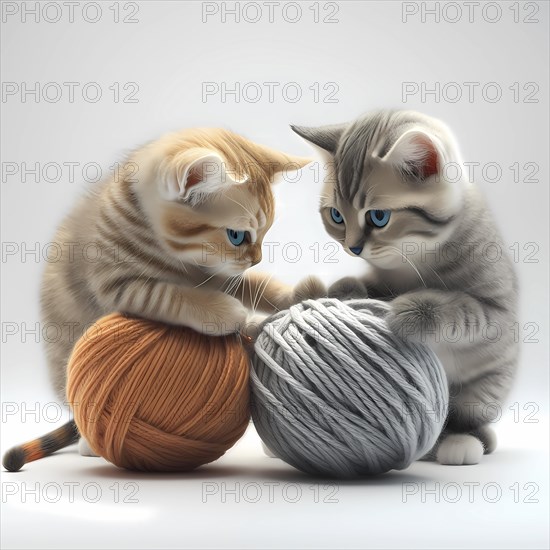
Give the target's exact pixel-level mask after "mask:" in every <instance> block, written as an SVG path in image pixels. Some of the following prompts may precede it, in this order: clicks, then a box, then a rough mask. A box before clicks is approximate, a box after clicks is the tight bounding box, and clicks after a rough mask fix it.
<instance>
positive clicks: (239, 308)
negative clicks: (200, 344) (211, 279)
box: [96, 277, 248, 335]
mask: <svg viewBox="0 0 550 550" xmlns="http://www.w3.org/2000/svg"><path fill="white" fill-rule="evenodd" d="M96 296H97V297H98V299H99V300H100V301H101V305H102V306H103V308H104V309H105V310H106V311H108V312H113V311H121V312H125V313H130V314H134V315H138V316H141V317H145V318H147V319H153V320H156V321H162V322H165V323H172V324H176V325H184V326H187V327H190V328H192V329H194V330H196V331H198V332H202V333H204V334H210V335H222V334H229V333H231V332H238V331H239V330H241V329H242V328H243V327H244V326H245V324H246V318H247V313H248V312H247V309H246V308H245V307H244V306H243V305H242V304H241V302H240V301H239V300H237V299H236V298H233V297H232V296H229V295H228V294H224V293H223V292H217V291H207V290H203V289H200V288H191V287H185V286H180V285H176V284H173V283H168V282H165V281H157V280H151V279H142V278H139V277H136V278H133V279H130V280H125V281H124V283H123V284H122V283H120V284H118V285H115V284H113V283H112V282H110V281H107V282H104V283H103V285H101V286H100V287H99V288H98V289H97V290H96Z"/></svg>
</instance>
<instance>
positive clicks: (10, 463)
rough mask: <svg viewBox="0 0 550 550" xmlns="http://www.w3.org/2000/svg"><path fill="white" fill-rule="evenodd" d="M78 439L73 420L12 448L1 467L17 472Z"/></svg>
mask: <svg viewBox="0 0 550 550" xmlns="http://www.w3.org/2000/svg"><path fill="white" fill-rule="evenodd" d="M79 437H80V436H79V434H78V428H77V427H76V424H75V422H74V420H71V421H70V422H67V423H66V424H63V426H60V427H59V428H57V429H56V430H53V431H52V432H49V433H47V434H45V435H43V436H42V437H38V438H37V439H33V440H32V441H27V443H23V444H22V445H17V446H16V447H12V448H11V449H10V450H9V451H7V452H6V454H5V455H4V458H3V459H2V466H4V468H6V470H8V471H9V472H17V470H20V469H21V467H22V466H23V464H26V463H27V462H32V461H33V460H38V459H39V458H44V457H45V456H48V455H51V454H52V453H55V451H59V449H63V447H67V446H68V445H72V444H73V443H76V442H77V441H78V439H79Z"/></svg>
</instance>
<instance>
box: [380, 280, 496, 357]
mask: <svg viewBox="0 0 550 550" xmlns="http://www.w3.org/2000/svg"><path fill="white" fill-rule="evenodd" d="M390 305H391V310H390V313H389V315H388V317H387V319H386V320H387V322H388V325H389V326H390V328H391V329H392V330H393V331H394V333H395V334H397V335H398V336H400V337H401V338H403V339H404V340H409V341H415V342H424V343H426V342H441V341H445V342H450V343H452V345H453V346H458V345H460V344H465V345H471V344H472V343H474V342H476V341H477V340H478V339H479V336H480V334H481V332H482V330H483V329H484V328H486V327H487V326H490V325H491V323H493V322H494V321H496V320H497V319H496V311H495V310H494V309H493V308H491V307H489V306H487V305H485V304H483V303H482V302H481V301H479V300H478V299H476V298H475V297H473V296H471V295H469V294H466V293H465V292H460V291H448V290H432V289H425V290H416V291H411V292H407V293H405V294H402V295H400V296H398V297H397V298H395V299H394V300H392V301H391V303H390Z"/></svg>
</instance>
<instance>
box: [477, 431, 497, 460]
mask: <svg viewBox="0 0 550 550" xmlns="http://www.w3.org/2000/svg"><path fill="white" fill-rule="evenodd" d="M474 435H475V436H476V437H477V438H478V439H479V440H480V441H481V443H483V449H484V451H485V454H486V455H488V454H490V453H492V452H493V451H494V450H495V449H496V448H497V435H496V433H495V431H494V430H493V428H491V427H490V426H483V427H482V428H480V429H479V430H476V431H475V432H474Z"/></svg>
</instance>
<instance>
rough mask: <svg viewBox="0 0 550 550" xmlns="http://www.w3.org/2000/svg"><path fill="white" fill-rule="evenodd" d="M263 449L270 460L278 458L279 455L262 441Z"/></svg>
mask: <svg viewBox="0 0 550 550" xmlns="http://www.w3.org/2000/svg"><path fill="white" fill-rule="evenodd" d="M262 449H263V450H264V453H265V454H266V455H267V456H268V457H269V458H277V455H276V454H275V453H274V452H273V451H272V450H271V449H270V448H269V447H268V446H267V445H266V444H265V443H264V442H263V441H262Z"/></svg>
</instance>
